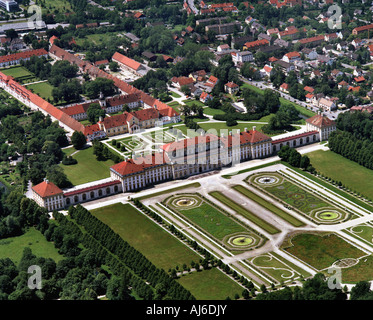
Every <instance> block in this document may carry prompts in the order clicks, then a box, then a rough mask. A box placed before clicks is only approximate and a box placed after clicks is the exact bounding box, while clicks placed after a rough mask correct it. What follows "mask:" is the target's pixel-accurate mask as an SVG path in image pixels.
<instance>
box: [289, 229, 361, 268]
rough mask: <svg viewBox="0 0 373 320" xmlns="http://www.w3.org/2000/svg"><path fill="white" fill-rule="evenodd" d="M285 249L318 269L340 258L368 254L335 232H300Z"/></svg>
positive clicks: (355, 257) (358, 256)
mask: <svg viewBox="0 0 373 320" xmlns="http://www.w3.org/2000/svg"><path fill="white" fill-rule="evenodd" d="M284 250H285V251H286V252H289V253H291V254H292V255H294V256H296V257H297V258H298V259H300V260H303V261H304V262H306V263H307V264H309V265H311V266H313V267H314V268H316V269H317V270H323V269H325V268H328V267H330V266H331V265H332V264H333V263H334V262H335V261H337V260H340V259H344V258H354V259H357V258H360V257H362V256H365V255H366V253H365V252H363V251H361V250H360V249H358V248H356V247H354V246H353V245H351V244H350V243H348V242H346V241H345V240H344V239H342V238H341V237H339V236H337V235H335V234H311V233H302V234H298V235H295V236H294V237H293V238H292V239H291V245H290V246H287V247H286V248H284Z"/></svg>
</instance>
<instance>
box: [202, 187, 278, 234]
mask: <svg viewBox="0 0 373 320" xmlns="http://www.w3.org/2000/svg"><path fill="white" fill-rule="evenodd" d="M209 195H211V196H212V197H214V198H215V199H217V200H218V201H220V202H222V203H223V204H225V205H226V206H228V207H229V208H231V209H232V210H234V211H236V212H237V213H238V214H241V215H242V216H244V217H246V218H247V219H249V220H250V221H252V222H253V223H255V224H256V225H257V226H259V227H261V228H262V229H263V230H265V231H267V232H268V233H270V234H275V233H278V232H280V230H279V229H277V228H276V227H274V226H273V225H271V224H269V223H268V222H266V221H264V220H263V219H261V218H259V217H258V216H257V215H255V214H254V213H252V212H251V211H249V210H247V209H246V208H244V207H242V206H241V205H240V204H238V203H236V202H234V201H233V200H231V199H229V198H228V197H226V196H225V195H224V194H222V193H221V192H219V191H213V192H210V193H209Z"/></svg>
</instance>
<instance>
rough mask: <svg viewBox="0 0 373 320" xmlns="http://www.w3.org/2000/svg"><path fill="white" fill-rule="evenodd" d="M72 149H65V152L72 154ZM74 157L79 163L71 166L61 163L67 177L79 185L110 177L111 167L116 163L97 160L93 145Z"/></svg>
mask: <svg viewBox="0 0 373 320" xmlns="http://www.w3.org/2000/svg"><path fill="white" fill-rule="evenodd" d="M71 149H73V148H71ZM73 150H74V149H73ZM71 151H72V150H70V148H68V149H64V150H63V152H64V153H66V154H69V153H70V154H71ZM74 151H75V150H74ZM73 158H74V159H76V160H78V163H77V164H74V165H70V166H65V165H63V164H60V166H61V167H62V168H63V170H64V172H65V174H66V175H67V178H68V179H69V180H70V181H71V183H72V184H73V185H79V184H83V183H87V182H92V181H96V180H100V179H105V178H109V177H110V167H111V166H113V165H114V162H113V161H112V160H107V161H97V160H96V156H95V155H94V154H93V148H92V147H91V148H88V149H84V150H80V151H79V152H78V153H76V154H75V155H73Z"/></svg>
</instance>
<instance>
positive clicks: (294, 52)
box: [285, 51, 300, 59]
mask: <svg viewBox="0 0 373 320" xmlns="http://www.w3.org/2000/svg"><path fill="white" fill-rule="evenodd" d="M285 56H287V57H288V58H289V59H291V58H295V57H300V54H299V52H297V51H293V52H288V53H287V54H285Z"/></svg>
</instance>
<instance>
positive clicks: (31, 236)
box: [0, 228, 63, 264]
mask: <svg viewBox="0 0 373 320" xmlns="http://www.w3.org/2000/svg"><path fill="white" fill-rule="evenodd" d="M27 247H28V248H30V249H31V250H32V253H33V254H34V255H36V256H37V257H43V258H52V259H53V260H54V261H56V262H58V261H60V260H62V259H63V256H62V255H60V254H59V253H58V250H57V249H56V248H55V247H54V245H53V243H52V242H48V241H47V240H46V239H45V238H44V236H43V235H42V234H41V233H40V232H39V231H38V230H36V229H35V228H30V229H29V230H28V231H27V232H26V233H25V234H23V235H21V236H18V237H12V238H6V239H2V240H0V259H4V258H10V259H11V260H12V261H13V262H14V263H15V264H18V263H19V261H20V260H21V258H22V253H23V249H24V248H27Z"/></svg>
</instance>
